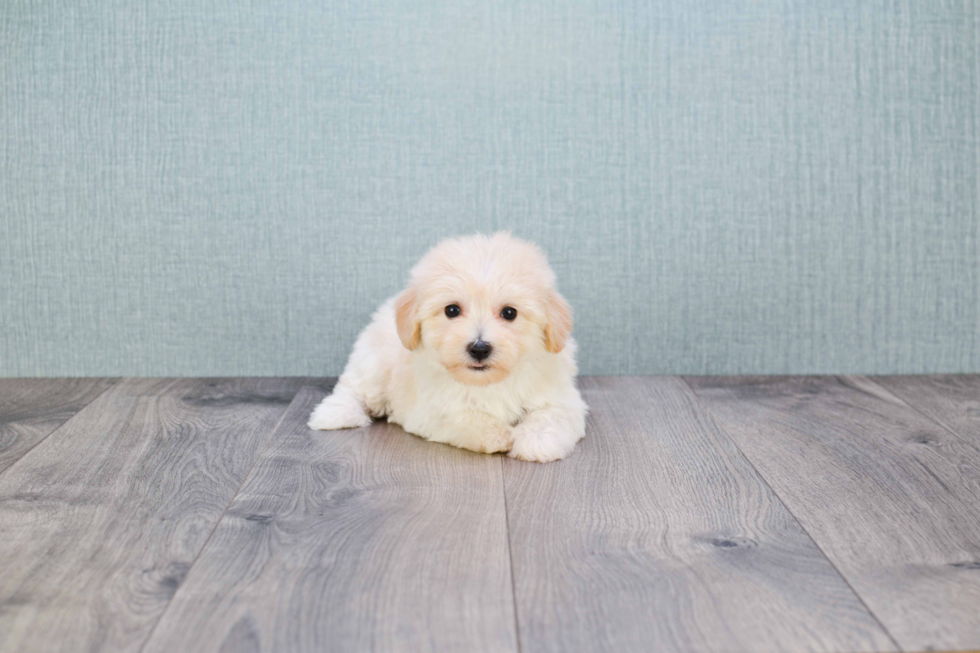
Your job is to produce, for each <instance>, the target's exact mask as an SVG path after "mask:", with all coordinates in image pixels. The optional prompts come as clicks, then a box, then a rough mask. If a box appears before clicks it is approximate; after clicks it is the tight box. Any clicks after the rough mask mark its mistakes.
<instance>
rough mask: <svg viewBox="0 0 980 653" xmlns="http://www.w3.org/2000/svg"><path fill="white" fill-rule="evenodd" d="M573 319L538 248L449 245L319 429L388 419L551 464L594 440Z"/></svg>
mask: <svg viewBox="0 0 980 653" xmlns="http://www.w3.org/2000/svg"><path fill="white" fill-rule="evenodd" d="M571 331H572V312H571V309H570V307H569V306H568V303H567V302H566V301H565V299H564V298H563V297H562V296H561V295H560V294H558V291H557V290H555V275H554V273H553V272H552V271H551V268H550V267H549V266H548V261H547V259H546V258H545V256H544V254H543V253H542V252H541V250H540V249H538V248H537V247H536V246H535V245H533V244H531V243H529V242H527V241H524V240H521V239H519V238H515V237H513V236H511V235H510V234H509V233H506V232H502V233H498V234H495V235H494V236H490V237H488V236H483V235H476V236H468V237H465V238H452V239H448V240H444V241H442V242H441V243H439V244H438V245H436V247H434V248H433V249H432V250H430V251H429V253H428V254H426V255H425V256H424V257H423V258H422V260H421V261H419V262H418V264H417V265H416V266H415V267H414V268H413V269H412V273H411V281H410V283H409V286H408V288H407V289H406V290H405V291H404V292H402V293H401V294H400V295H398V296H397V297H393V298H391V299H389V300H388V301H386V302H385V303H384V304H382V305H381V307H380V308H379V309H378V310H377V312H375V314H374V316H373V318H372V320H371V324H369V325H368V326H367V328H365V329H364V331H362V332H361V334H360V336H359V337H358V339H357V342H356V343H355V344H354V351H353V352H351V355H350V359H349V360H348V361H347V366H346V367H345V368H344V373H343V375H342V376H341V377H340V380H339V381H338V383H337V386H336V387H335V388H334V391H333V394H331V395H330V396H329V397H327V398H326V399H324V400H323V402H322V403H321V404H320V405H319V406H317V408H316V410H314V411H313V414H312V415H311V416H310V420H309V426H310V428H313V429H322V430H330V429H345V428H355V427H359V426H366V425H368V424H370V422H371V418H372V417H387V418H388V421H389V422H394V423H396V424H400V425H401V426H402V427H403V428H404V429H405V430H406V431H408V432H409V433H414V434H416V435H419V436H421V437H423V438H425V439H427V440H432V441H433V442H444V443H446V444H451V445H454V446H457V447H462V448H464V449H470V450H472V451H481V452H486V453H494V452H498V451H506V452H509V455H510V456H511V457H513V458H520V459H522V460H531V461H536V462H542V463H543V462H549V461H552V460H559V459H561V458H564V457H565V456H567V455H568V454H569V453H571V451H572V449H573V448H574V447H575V443H576V442H578V441H579V440H581V439H582V437H583V436H584V435H585V415H586V412H587V411H588V407H587V406H586V405H585V402H584V401H582V397H581V395H580V394H579V392H578V389H577V388H576V386H575V375H576V371H577V370H576V366H575V350H576V345H575V341H574V340H573V339H572V337H571Z"/></svg>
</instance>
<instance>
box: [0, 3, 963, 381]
mask: <svg viewBox="0 0 980 653" xmlns="http://www.w3.org/2000/svg"><path fill="white" fill-rule="evenodd" d="M978 62H980V3H977V2H975V1H973V0H962V1H958V2H951V1H940V0H888V1H887V2H886V1H882V0H878V1H875V0H870V1H869V0H734V1H733V0H698V1H692V2H679V1H677V0H636V1H627V0H593V1H592V2H577V1H574V0H572V1H563V2H557V1H554V0H550V1H544V2H518V1H513V0H417V1H414V2H411V1H404V2H399V1H395V0H391V1H381V2H375V1H370V0H349V1H346V2H336V3H335V2H331V1H329V0H300V1H286V2H273V1H268V2H259V1H252V2H246V1H238V0H176V1H174V0H168V1H167V2H133V1H132V0H74V1H71V2H67V1H65V2H59V1H56V0H50V1H49V0H37V1H33V2H28V1H24V0H7V1H6V2H3V3H0V229H2V234H0V281H2V286H0V328H2V333H0V375H116V374H127V375H171V374H174V375H176V374H179V375H239V374H297V375H299V374H317V375H321V374H337V373H338V372H339V371H340V370H341V368H342V366H343V362H344V360H345V358H346V354H347V351H348V348H349V347H350V345H351V343H352V342H353V339H354V337H355V336H356V334H357V332H358V330H359V329H360V328H361V327H362V326H363V325H364V323H365V322H366V321H367V319H368V317H369V315H370V313H371V311H372V310H373V309H374V307H375V306H376V305H377V304H378V303H379V302H380V301H381V300H382V299H383V298H384V297H386V296H388V295H390V294H393V293H394V292H396V291H397V290H398V289H399V288H400V286H401V284H402V281H403V279H404V277H405V275H406V273H407V271H408V269H409V267H410V264H411V262H412V261H413V260H414V259H415V258H416V257H418V256H419V255H420V254H422V253H423V252H424V251H425V250H426V249H427V248H428V247H429V246H430V245H432V244H433V243H434V242H435V241H436V240H438V239H439V238H440V237H442V236H445V235H451V234H461V233H469V232H475V231H483V232H490V231H494V230H496V229H502V228H509V229H512V230H513V231H514V232H515V233H517V234H519V235H522V236H525V237H528V238H531V239H534V240H536V241H537V242H539V243H540V244H541V245H542V246H543V247H544V248H545V250H547V251H548V252H549V254H550V256H551V259H552V261H553V264H554V267H555V269H556V271H557V273H558V276H559V279H560V288H561V289H562V290H563V291H564V293H565V294H566V295H567V296H568V298H569V300H570V301H571V303H572V304H573V306H574V308H575V309H576V311H577V315H578V322H577V328H576V333H577V336H578V338H579V341H580V344H581V357H580V361H581V367H582V371H583V372H585V373H604V374H640V373H643V374H646V373H786V372H795V373H805V372H869V373H872V372H891V373H900V372H936V371H953V372H961V371H973V372H980V336H978V331H980V311H978V299H980V297H978V295H980V291H978V281H980V251H978V248H980V241H978V223H980V215H978V200H980V178H978V166H980V148H978V145H980V143H978V132H977V128H978V108H980V73H978V65H980V63H978Z"/></svg>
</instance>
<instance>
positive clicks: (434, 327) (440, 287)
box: [396, 234, 572, 385]
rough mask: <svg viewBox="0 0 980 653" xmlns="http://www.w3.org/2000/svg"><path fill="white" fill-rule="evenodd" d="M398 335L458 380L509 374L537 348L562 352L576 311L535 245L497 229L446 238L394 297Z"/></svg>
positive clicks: (493, 379)
mask: <svg viewBox="0 0 980 653" xmlns="http://www.w3.org/2000/svg"><path fill="white" fill-rule="evenodd" d="M396 322H397V325H398V333H399V337H400V338H401V340H402V343H403V344H404V345H405V346H406V347H408V348H409V349H417V348H419V347H423V348H424V349H425V350H426V351H427V352H430V353H431V354H433V355H434V356H435V357H436V358H437V360H438V361H439V363H440V364H441V365H442V366H443V367H445V368H446V370H448V371H449V372H450V373H451V374H452V375H453V377H454V378H455V379H456V380H457V381H459V382H460V383H466V384H471V385H488V384H491V383H497V382H499V381H502V380H504V379H505V378H507V376H508V375H509V374H510V373H511V371H512V370H513V369H514V367H515V366H516V365H517V364H518V362H519V361H520V360H521V357H522V356H525V355H527V354H528V352H530V351H532V350H538V351H540V350H545V351H548V352H551V353H558V352H560V351H561V350H562V348H563V347H564V345H565V340H566V339H567V338H568V336H569V333H570V331H571V326H572V324H571V311H570V309H569V307H568V304H567V303H566V302H565V300H564V299H563V298H562V297H561V295H559V294H558V292H557V291H556V290H555V289H554V274H553V273H552V272H551V269H550V268H549V267H548V264H547V261H546V260H545V258H544V255H543V254H541V252H540V250H538V249H537V248H536V247H535V246H533V245H531V244H530V243H527V242H525V241H522V240H519V239H517V238H513V237H512V236H510V235H509V234H497V235H495V236H493V237H491V238H487V237H485V236H472V237H468V238H461V239H455V240H450V241H444V242H443V243H441V244H440V245H438V246H437V247H436V248H435V249H433V250H432V251H431V252H429V254H427V255H426V256H425V258H423V259H422V260H421V261H420V262H419V264H418V265H417V266H416V267H415V269H414V270H413V273H412V285H411V286H410V287H409V289H408V290H406V291H405V292H404V293H402V294H401V295H400V296H399V298H398V300H397V302H396Z"/></svg>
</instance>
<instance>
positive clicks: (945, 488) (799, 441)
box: [689, 377, 980, 651]
mask: <svg viewBox="0 0 980 653" xmlns="http://www.w3.org/2000/svg"><path fill="white" fill-rule="evenodd" d="M689 381H690V383H691V385H692V386H693V387H694V388H695V389H696V390H697V392H698V394H699V395H700V397H701V398H702V399H703V401H704V402H705V404H706V405H707V407H708V410H710V411H711V413H712V414H714V415H715V417H716V418H717V420H718V422H719V424H720V425H721V427H722V428H723V429H724V430H725V431H726V432H727V433H728V435H729V436H730V437H731V438H732V439H733V440H734V441H735V442H736V444H737V445H738V446H739V448H740V449H741V450H742V452H743V453H744V454H745V455H746V456H747V457H748V459H749V460H750V461H751V462H752V464H753V465H755V467H756V468H757V469H758V470H759V472H760V473H761V474H762V476H763V477H764V478H765V479H766V480H767V482H768V483H769V484H770V485H771V486H772V488H773V489H774V490H775V491H776V493H777V494H778V495H779V497H780V498H781V499H782V500H783V502H784V503H785V504H786V506H787V507H788V508H789V509H790V510H791V511H792V512H793V514H794V515H795V516H796V517H797V519H799V521H800V523H802V524H803V526H804V528H806V529H807V532H809V533H810V535H811V536H812V537H813V539H814V540H815V541H816V543H817V544H818V545H819V546H820V548H821V549H822V550H823V551H824V553H825V554H826V555H827V557H828V558H829V559H830V561H831V562H832V563H834V565H835V566H836V567H837V568H838V569H839V570H840V571H841V573H842V574H843V575H844V577H845V578H846V579H847V580H848V581H849V582H850V584H851V585H852V586H853V587H854V589H855V590H856V591H857V592H858V594H859V595H860V596H861V598H862V599H863V600H864V602H865V603H866V604H867V605H868V607H869V608H870V609H871V610H872V612H873V613H874V614H875V616H877V617H878V618H879V619H880V620H881V622H882V623H883V624H884V626H885V627H886V628H887V629H888V631H889V632H890V633H891V634H892V636H893V637H895V639H896V640H897V641H898V643H899V644H900V645H901V646H902V647H903V648H904V649H905V650H912V651H916V650H957V649H975V648H978V647H980V573H978V571H980V446H978V444H974V443H971V442H969V441H967V440H964V439H962V438H960V437H958V436H957V435H954V434H952V433H950V432H949V431H948V430H946V429H944V428H943V427H941V426H939V425H938V424H936V423H935V422H933V421H931V420H929V419H927V418H926V417H924V416H923V415H922V414H921V413H920V412H918V411H916V410H914V409H912V408H911V407H909V406H908V405H907V404H906V403H905V402H904V401H902V400H901V399H900V398H898V397H897V396H895V395H894V394H893V393H891V392H890V391H888V390H887V389H885V388H883V387H882V386H880V385H878V384H876V383H874V382H873V381H871V380H870V379H867V378H863V377H819V378H814V377H790V378H772V377H763V378H754V379H753V378H737V379H724V378H701V379H690V380H689Z"/></svg>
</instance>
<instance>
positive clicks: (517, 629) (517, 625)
mask: <svg viewBox="0 0 980 653" xmlns="http://www.w3.org/2000/svg"><path fill="white" fill-rule="evenodd" d="M500 483H501V485H500V488H501V490H502V491H501V494H502V495H503V500H504V527H505V528H506V531H507V564H508V566H509V567H510V595H511V598H512V600H513V603H514V636H515V637H516V640H517V653H521V651H522V648H521V620H520V615H518V613H517V585H516V583H515V582H514V552H513V551H512V550H511V549H512V546H511V538H510V511H509V509H508V506H507V478H506V476H505V473H504V457H503V456H500Z"/></svg>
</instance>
